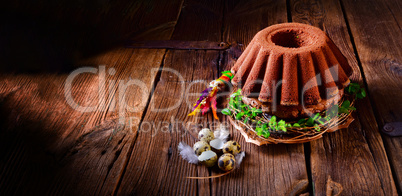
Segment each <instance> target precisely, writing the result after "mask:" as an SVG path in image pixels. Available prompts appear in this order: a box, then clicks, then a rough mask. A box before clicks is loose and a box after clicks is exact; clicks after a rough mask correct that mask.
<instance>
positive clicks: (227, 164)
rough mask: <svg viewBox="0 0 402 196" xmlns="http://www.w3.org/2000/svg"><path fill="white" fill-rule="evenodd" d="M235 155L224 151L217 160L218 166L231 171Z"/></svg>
mask: <svg viewBox="0 0 402 196" xmlns="http://www.w3.org/2000/svg"><path fill="white" fill-rule="evenodd" d="M235 163H236V160H235V157H234V156H233V155H232V154H230V153H225V154H223V155H222V156H221V157H219V160H218V167H219V169H221V170H223V171H231V170H233V168H234V167H235Z"/></svg>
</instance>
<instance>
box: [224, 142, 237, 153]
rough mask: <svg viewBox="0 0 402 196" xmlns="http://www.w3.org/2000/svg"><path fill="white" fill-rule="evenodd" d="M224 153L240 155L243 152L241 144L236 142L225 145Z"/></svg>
mask: <svg viewBox="0 0 402 196" xmlns="http://www.w3.org/2000/svg"><path fill="white" fill-rule="evenodd" d="M222 150H223V153H230V154H233V155H236V154H238V153H239V152H240V151H241V147H240V144H239V142H236V141H228V142H226V143H225V145H223V149H222Z"/></svg>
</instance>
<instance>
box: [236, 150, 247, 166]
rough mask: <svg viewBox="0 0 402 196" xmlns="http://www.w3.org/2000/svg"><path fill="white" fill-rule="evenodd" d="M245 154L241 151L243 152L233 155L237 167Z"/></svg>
mask: <svg viewBox="0 0 402 196" xmlns="http://www.w3.org/2000/svg"><path fill="white" fill-rule="evenodd" d="M245 156H246V153H245V152H244V151H243V152H240V153H239V154H237V155H236V156H235V159H236V167H237V168H240V164H241V162H242V161H243V158H244V157H245Z"/></svg>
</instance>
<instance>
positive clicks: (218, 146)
mask: <svg viewBox="0 0 402 196" xmlns="http://www.w3.org/2000/svg"><path fill="white" fill-rule="evenodd" d="M224 144H225V143H223V141H222V140H221V139H218V138H216V139H213V140H211V141H210V142H209V145H210V146H211V149H212V150H213V151H214V152H216V153H222V149H223V145H224Z"/></svg>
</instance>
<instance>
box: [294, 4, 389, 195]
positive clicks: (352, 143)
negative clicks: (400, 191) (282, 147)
mask: <svg viewBox="0 0 402 196" xmlns="http://www.w3.org/2000/svg"><path fill="white" fill-rule="evenodd" d="M291 14H292V21H294V22H301V23H307V24H311V25H314V26H317V27H320V28H321V29H323V30H324V31H326V33H327V34H328V35H329V36H330V37H331V38H332V39H333V41H334V42H335V44H336V45H337V46H338V47H339V48H340V50H341V51H342V53H343V54H344V55H345V56H346V57H347V59H348V60H349V63H350V64H351V66H352V67H353V69H354V74H353V75H352V77H351V79H352V80H353V81H354V82H359V83H360V84H363V80H362V77H361V75H360V69H359V66H358V63H357V61H356V58H355V56H354V52H353V46H352V43H351V41H350V37H349V34H348V30H347V25H346V23H345V19H344V18H343V17H342V16H343V13H342V8H341V5H340V3H339V2H338V1H320V0H309V1H306V0H295V1H291ZM357 113H358V114H357V119H356V121H355V122H354V123H352V124H351V126H350V128H349V129H347V130H339V131H337V132H335V133H330V134H326V135H325V136H324V138H323V139H320V140H318V141H313V142H311V143H310V147H311V171H312V180H313V183H314V192H315V194H317V195H325V194H326V193H327V191H328V190H327V183H328V180H329V179H330V178H331V179H332V181H334V182H336V183H339V184H340V185H341V186H343V188H344V192H343V194H346V195H351V194H357V195H360V194H369V195H381V194H385V195H393V194H396V188H395V183H394V180H393V178H392V172H391V169H390V166H389V164H388V160H387V154H386V152H385V149H384V145H383V142H382V139H381V135H380V134H379V132H378V126H377V124H376V123H375V122H376V121H375V117H374V114H373V111H372V108H371V106H370V102H369V99H368V98H367V99H364V100H359V102H358V103H357ZM335 191H337V190H335ZM338 191H339V190H338Z"/></svg>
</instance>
